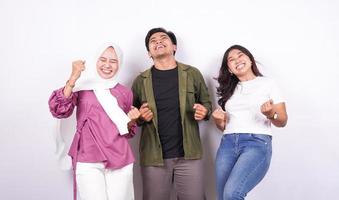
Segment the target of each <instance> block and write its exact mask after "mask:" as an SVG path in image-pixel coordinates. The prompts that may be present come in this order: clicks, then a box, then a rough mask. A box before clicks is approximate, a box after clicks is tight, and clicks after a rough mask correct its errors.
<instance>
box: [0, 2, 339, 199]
mask: <svg viewBox="0 0 339 200" xmlns="http://www.w3.org/2000/svg"><path fill="white" fill-rule="evenodd" d="M338 9H339V2H338V1H335V0H321V1H320V0H318V1H315V0H314V1H313V0H308V1H306V0H285V1H281V2H274V1H271V0H259V1H250V0H240V1H228V0H223V1H213V0H209V1H197V0H195V1H184V0H171V1H160V0H144V1H132V0H123V1H122V0H121V1H114V0H110V1H109V0H97V1H89V0H82V1H80V0H55V1H51V0H31V1H23V0H22V1H17V0H0V25H1V31H0V61H1V65H0V68H1V71H0V81H1V82H0V90H1V98H0V123H1V126H0V134H1V139H0V199H2V200H12V199H13V200H19V199H27V200H46V199H48V200H60V199H63V200H68V199H69V200H71V199H72V182H71V176H70V173H68V172H64V171H61V170H59V168H58V166H57V163H56V159H55V157H54V154H53V153H54V150H55V145H54V141H53V130H54V128H55V120H54V119H53V118H52V117H51V114H50V113H49V111H48V106H47V101H48V98H49V95H50V94H51V92H52V90H54V89H56V88H59V87H61V86H63V84H64V83H65V81H66V80H67V78H68V76H69V74H70V69H71V61H72V59H74V58H75V56H78V55H80V54H79V52H76V49H77V47H79V46H81V45H82V44H86V45H93V46H94V47H97V46H98V45H99V43H100V42H101V41H103V40H106V41H115V42H116V43H118V44H119V45H120V46H121V47H122V49H123V50H124V53H125V61H126V62H125V65H124V69H123V70H122V76H123V78H124V79H123V81H122V83H123V84H126V85H127V86H131V82H132V80H133V79H134V78H135V77H136V76H137V75H138V73H139V72H141V71H143V70H144V69H146V68H147V67H148V66H149V65H150V63H151V62H150V60H149V58H148V56H147V52H146V49H145V46H144V37H145V35H146V33H147V31H148V30H149V29H150V28H153V27H158V26H162V27H164V28H166V29H168V30H172V31H173V32H174V33H175V34H176V35H177V37H178V51H177V56H176V57H177V59H178V60H179V61H181V62H184V63H187V64H191V65H193V66H196V67H198V68H199V69H200V70H201V72H202V73H203V75H204V77H205V80H206V82H207V84H208V86H209V89H210V90H209V91H210V94H211V97H212V101H213V102H214V104H215V102H216V100H217V98H216V96H215V86H216V82H215V81H214V80H213V77H215V76H217V73H218V70H219V67H220V64H221V59H222V56H223V53H224V51H225V50H226V48H228V47H229V46H230V45H232V44H241V45H243V46H245V47H247V48H248V49H249V50H250V51H251V52H252V53H253V55H254V56H255V57H256V59H257V60H258V61H259V62H260V63H261V65H260V69H261V70H262V71H263V72H264V74H265V75H267V76H270V77H273V78H274V79H275V80H276V81H277V82H278V83H279V85H280V87H281V88H282V90H283V91H284V93H285V96H286V99H287V109H288V114H289V121H288V125H287V127H285V128H284V129H274V139H273V145H274V146H273V151H274V153H273V158H272V164H271V167H270V170H269V172H268V174H267V175H266V177H265V179H264V180H263V181H262V182H261V183H260V184H259V185H258V186H257V187H256V188H255V189H254V190H253V191H252V192H251V193H250V194H249V195H248V198H247V199H248V200H254V199H262V200H265V199H267V200H268V199H274V200H319V199H338V197H337V193H338V189H339V148H338V142H339V120H338V119H339V117H338V113H339V106H338V102H339V95H338V91H339V90H338V86H339V79H338V75H339V69H338V67H339V36H338V35H339V14H338ZM200 125H201V137H202V140H203V143H204V151H205V154H204V160H205V176H206V179H207V180H206V193H207V196H208V200H212V199H215V183H214V180H215V178H214V157H215V153H216V150H217V147H218V145H219V140H220V137H221V134H220V132H219V131H218V130H217V129H216V128H215V127H214V125H213V124H212V122H202V123H201V124H200ZM138 140H139V137H138V136H137V137H136V138H134V139H132V140H131V144H132V145H133V148H134V152H135V154H136V155H137V149H138ZM135 174H136V176H135V187H136V195H137V196H138V197H137V200H141V198H140V195H141V184H140V175H139V168H138V164H136V167H135Z"/></svg>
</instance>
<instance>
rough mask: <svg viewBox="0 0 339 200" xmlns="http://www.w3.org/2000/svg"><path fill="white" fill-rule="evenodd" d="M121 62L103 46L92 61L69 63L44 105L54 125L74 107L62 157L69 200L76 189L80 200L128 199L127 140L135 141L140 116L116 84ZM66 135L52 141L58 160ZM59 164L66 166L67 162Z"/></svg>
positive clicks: (117, 52)
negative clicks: (68, 171)
mask: <svg viewBox="0 0 339 200" xmlns="http://www.w3.org/2000/svg"><path fill="white" fill-rule="evenodd" d="M121 57H122V54H121V51H120V49H119V47H118V46H116V45H114V44H105V45H104V46H102V47H101V48H100V51H99V52H98V55H97V56H96V57H95V59H93V60H92V61H91V60H87V61H86V62H85V61H83V60H77V61H74V62H73V63H72V73H71V76H70V78H69V80H68V81H67V82H66V85H65V86H64V87H63V88H60V89H58V90H56V91H54V92H53V93H52V95H51V97H50V99H49V107H50V111H51V113H52V115H53V116H54V117H56V118H59V119H60V118H68V117H69V116H71V114H72V112H73V110H74V108H75V106H76V107H77V112H76V118H77V119H76V120H77V125H76V133H75V135H74V137H73V141H72V144H71V146H70V149H69V152H68V155H69V156H70V157H71V161H72V166H73V170H74V199H76V197H77V195H76V189H78V191H79V196H80V198H81V200H112V199H122V200H132V199H134V188H133V162H134V156H133V153H132V150H131V148H130V146H129V144H128V141H127V140H128V138H130V137H132V136H134V135H135V131H136V124H135V121H136V120H137V119H138V117H139V115H140V113H139V111H138V109H136V108H134V107H133V106H132V100H133V94H132V92H131V90H130V89H128V88H127V87H125V86H123V85H121V84H120V83H117V81H116V77H117V76H116V75H117V72H118V70H119V69H120V67H121V62H122V58H121ZM85 66H86V67H85ZM67 134H68V133H66V134H65V133H62V132H60V133H59V135H58V137H57V140H58V143H59V144H58V147H61V150H58V152H59V153H60V156H61V157H63V156H62V152H63V149H62V148H64V147H65V143H67V142H66V141H65V138H67V137H65V135H67ZM60 159H61V160H62V162H63V165H65V164H67V161H68V160H67V156H66V157H63V158H60Z"/></svg>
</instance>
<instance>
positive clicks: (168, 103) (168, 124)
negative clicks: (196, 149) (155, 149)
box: [152, 67, 184, 159]
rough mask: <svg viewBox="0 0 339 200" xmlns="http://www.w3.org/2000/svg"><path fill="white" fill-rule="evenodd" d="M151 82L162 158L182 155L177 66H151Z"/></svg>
mask: <svg viewBox="0 0 339 200" xmlns="http://www.w3.org/2000/svg"><path fill="white" fill-rule="evenodd" d="M152 84H153V93H154V98H155V103H156V106H157V114H158V131H159V136H160V142H161V145H162V152H163V158H164V159H167V158H176V157H183V156H184V148H183V141H182V126H181V117H180V104H179V80H178V67H176V68H174V69H170V70H158V69H156V68H155V67H152Z"/></svg>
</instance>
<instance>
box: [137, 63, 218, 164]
mask: <svg viewBox="0 0 339 200" xmlns="http://www.w3.org/2000/svg"><path fill="white" fill-rule="evenodd" d="M177 65H178V79H179V103H180V115H181V125H182V133H183V147H184V152H185V156H184V157H185V159H200V158H201V157H202V145H201V141H200V134H199V126H198V123H197V121H196V120H195V119H194V109H193V105H194V103H200V104H202V105H203V106H205V108H207V110H208V113H207V116H206V118H205V120H208V119H209V117H210V115H211V111H212V106H211V101H210V99H209V94H208V90H207V87H206V84H205V81H204V78H203V76H202V75H201V73H200V71H199V70H198V69H196V68H194V67H192V66H189V65H185V64H182V63H179V62H178V63H177ZM169 84H171V83H169ZM132 91H133V94H134V99H133V104H134V106H135V107H137V108H140V106H141V105H142V104H143V103H145V102H147V103H148V105H149V107H150V109H151V110H152V112H153V119H152V120H151V121H150V122H140V123H138V125H140V126H142V131H141V138H140V146H139V152H140V164H141V165H142V166H162V165H163V156H162V147H161V143H160V138H159V133H158V116H157V108H156V103H155V100H154V94H153V86H152V73H151V69H148V70H146V71H144V72H142V73H141V74H140V75H139V76H138V77H136V79H135V80H134V82H133V86H132Z"/></svg>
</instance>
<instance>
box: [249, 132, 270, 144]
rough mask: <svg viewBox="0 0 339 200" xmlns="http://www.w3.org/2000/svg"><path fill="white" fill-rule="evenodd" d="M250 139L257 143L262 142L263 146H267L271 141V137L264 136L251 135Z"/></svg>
mask: <svg viewBox="0 0 339 200" xmlns="http://www.w3.org/2000/svg"><path fill="white" fill-rule="evenodd" d="M251 137H252V138H253V139H254V140H256V141H259V142H262V143H264V144H269V143H271V141H272V136H270V135H265V134H251Z"/></svg>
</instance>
